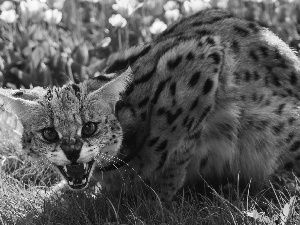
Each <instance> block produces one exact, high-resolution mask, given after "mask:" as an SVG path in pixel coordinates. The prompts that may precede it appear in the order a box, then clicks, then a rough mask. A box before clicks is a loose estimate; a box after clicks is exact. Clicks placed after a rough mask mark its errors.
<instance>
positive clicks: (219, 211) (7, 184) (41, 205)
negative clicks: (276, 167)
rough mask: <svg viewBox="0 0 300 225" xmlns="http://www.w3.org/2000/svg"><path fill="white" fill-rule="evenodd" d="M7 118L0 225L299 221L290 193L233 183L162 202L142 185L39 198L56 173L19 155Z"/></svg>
mask: <svg viewBox="0 0 300 225" xmlns="http://www.w3.org/2000/svg"><path fill="white" fill-rule="evenodd" d="M9 116H11V115H8V116H7V115H6V114H2V115H1V118H2V119H0V121H1V124H0V125H1V126H0V127H1V130H0V136H1V137H2V138H1V140H0V143H1V155H2V164H1V171H0V224H37V225H39V224H43V225H44V224H72V225H77V224H78V225H79V224H91V225H92V224H105V225H113V224H139V225H142V224H160V225H163V224H188V225H193V224H195V225H196V224H238V225H240V224H268V225H269V224H280V225H283V224H300V216H299V210H300V203H299V199H298V198H297V197H296V196H295V195H292V194H290V193H289V192H288V191H287V192H285V193H283V192H281V191H278V190H275V189H274V188H273V189H272V188H271V189H270V190H268V191H265V192H262V193H259V194H257V195H255V196H251V195H249V193H248V190H247V189H246V190H239V188H237V187H235V185H233V184H231V185H228V186H227V187H226V188H222V189H220V190H219V191H216V190H214V189H212V188H207V192H206V193H198V192H197V191H195V190H194V189H185V190H181V191H179V193H178V194H177V196H176V198H175V200H174V201H173V202H172V203H171V204H169V205H168V206H165V205H164V206H163V205H162V203H161V202H160V201H159V200H157V199H155V200H153V199H152V198H149V197H147V196H149V193H148V194H146V193H145V191H143V190H145V188H142V187H141V188H140V187H135V188H134V189H132V191H127V192H125V191H123V192H120V193H118V194H116V195H113V194H112V193H109V192H105V193H100V194H95V193H94V192H93V190H88V191H85V192H80V193H65V194H63V195H62V196H59V197H58V198H56V199H52V200H51V201H50V200H45V198H44V193H45V191H44V190H46V189H48V188H49V187H50V186H51V185H52V184H54V183H55V182H58V180H59V177H58V176H57V175H56V174H55V173H53V172H52V171H51V170H49V169H41V167H39V166H35V165H33V164H31V163H29V162H27V160H26V159H24V157H23V156H22V152H21V151H22V150H21V148H20V144H19V143H20V136H19V134H17V133H16V132H14V130H13V129H14V127H15V126H13V125H15V124H16V123H15V122H14V121H13V120H10V123H7V122H4V121H5V120H3V118H4V117H5V118H7V117H9ZM3 127H5V128H6V129H5V130H3ZM149 192H150V193H151V191H149ZM270 192H271V193H272V197H269V196H270V195H269V193H270Z"/></svg>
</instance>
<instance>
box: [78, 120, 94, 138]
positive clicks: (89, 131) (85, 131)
mask: <svg viewBox="0 0 300 225" xmlns="http://www.w3.org/2000/svg"><path fill="white" fill-rule="evenodd" d="M96 131H97V123H93V122H88V123H86V124H84V125H83V127H82V130H81V134H82V136H83V137H90V136H92V135H93V134H94V133H95V132H96Z"/></svg>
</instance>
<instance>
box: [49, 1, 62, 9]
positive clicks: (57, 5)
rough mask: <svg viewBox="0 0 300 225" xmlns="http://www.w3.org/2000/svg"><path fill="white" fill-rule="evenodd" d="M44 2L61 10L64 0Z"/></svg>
mask: <svg viewBox="0 0 300 225" xmlns="http://www.w3.org/2000/svg"><path fill="white" fill-rule="evenodd" d="M46 3H47V5H48V6H49V8H51V9H58V10H61V9H62V8H63V7H64V3H65V0H47V1H46Z"/></svg>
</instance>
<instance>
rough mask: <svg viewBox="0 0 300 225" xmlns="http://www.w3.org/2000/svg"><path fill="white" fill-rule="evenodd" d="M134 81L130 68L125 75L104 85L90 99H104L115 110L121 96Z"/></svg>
mask: <svg viewBox="0 0 300 225" xmlns="http://www.w3.org/2000/svg"><path fill="white" fill-rule="evenodd" d="M131 81H132V70H131V68H130V67H129V68H128V69H127V70H126V71H125V72H124V73H122V74H121V75H119V76H118V77H116V78H115V79H113V80H112V81H110V82H108V83H107V84H105V85H103V86H102V87H101V88H99V89H98V90H96V91H94V92H92V93H91V94H90V95H89V96H88V99H89V100H92V101H95V100H96V101H97V99H98V100H99V99H102V100H104V101H105V102H107V103H108V104H109V105H110V107H112V109H113V110H114V108H115V105H116V103H117V102H118V101H119V100H120V98H121V94H122V93H123V92H124V91H125V90H126V88H127V87H128V85H129V84H130V82H131Z"/></svg>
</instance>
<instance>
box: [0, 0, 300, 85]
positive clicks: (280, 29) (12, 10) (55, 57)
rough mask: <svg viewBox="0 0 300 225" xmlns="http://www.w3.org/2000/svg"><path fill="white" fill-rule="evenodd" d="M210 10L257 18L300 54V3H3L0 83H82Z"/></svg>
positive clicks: (100, 0)
mask: <svg viewBox="0 0 300 225" xmlns="http://www.w3.org/2000/svg"><path fill="white" fill-rule="evenodd" d="M211 7H219V8H223V9H228V10H230V11H232V12H233V13H234V14H236V15H238V16H240V17H244V18H246V19H249V20H254V21H257V22H258V23H259V24H261V25H262V26H265V27H268V28H269V29H271V30H272V31H273V32H274V33H276V34H277V35H278V36H280V37H281V38H282V39H283V40H284V41H285V42H287V43H288V44H289V45H290V46H291V47H292V48H293V49H294V50H295V51H299V50H300V35H299V34H300V24H299V23H300V1H299V0H176V1H167V0H145V1H141V0H89V1H87V0H86V1H83V0H80V1H74V0H26V1H25V0H23V1H20V0H14V1H3V0H0V85H1V86H2V87H10V88H31V87H34V86H42V87H48V86H50V87H52V86H62V85H63V84H65V83H67V82H69V81H70V80H71V81H73V82H76V83H78V82H81V81H83V80H85V79H87V78H89V77H93V76H95V74H97V73H99V72H98V71H102V70H103V69H104V68H105V66H106V64H107V60H109V57H110V56H111V55H112V54H113V53H115V52H117V51H119V50H122V49H124V48H126V47H128V46H132V45H137V44H139V43H141V42H147V41H151V40H152V39H153V38H154V37H155V36H156V35H158V34H159V33H161V32H162V31H163V30H164V29H166V27H167V26H168V25H169V24H171V23H172V22H174V21H176V20H178V19H180V18H181V17H183V16H186V15H188V14H191V13H194V12H196V11H200V10H204V9H207V8H211Z"/></svg>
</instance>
